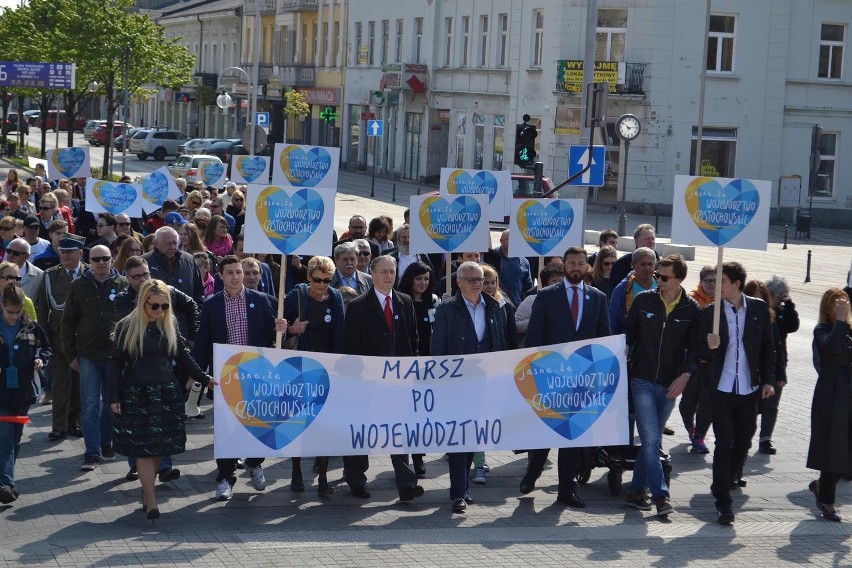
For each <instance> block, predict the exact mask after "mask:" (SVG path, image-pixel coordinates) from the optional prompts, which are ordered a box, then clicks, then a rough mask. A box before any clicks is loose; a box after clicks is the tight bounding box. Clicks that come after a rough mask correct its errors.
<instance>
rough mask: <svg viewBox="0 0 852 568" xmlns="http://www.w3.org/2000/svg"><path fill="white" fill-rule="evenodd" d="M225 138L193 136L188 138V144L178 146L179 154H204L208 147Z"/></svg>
mask: <svg viewBox="0 0 852 568" xmlns="http://www.w3.org/2000/svg"><path fill="white" fill-rule="evenodd" d="M222 140H223V138H193V139H192V140H188V141H187V142H186V144H181V145H180V146H178V155H179V156H182V155H184V154H203V153H204V151H205V150H207V148H209V147H210V145H211V144H213V143H214V142H221V141H222Z"/></svg>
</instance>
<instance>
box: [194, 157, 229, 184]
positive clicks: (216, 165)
mask: <svg viewBox="0 0 852 568" xmlns="http://www.w3.org/2000/svg"><path fill="white" fill-rule="evenodd" d="M198 169H199V170H200V172H199V173H200V174H201V181H203V182H204V185H215V183H216V182H217V181H219V178H221V177H222V176H223V175H225V164H223V163H221V162H202V163H201V167H199V168H198Z"/></svg>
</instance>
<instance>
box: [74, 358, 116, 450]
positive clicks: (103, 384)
mask: <svg viewBox="0 0 852 568" xmlns="http://www.w3.org/2000/svg"><path fill="white" fill-rule="evenodd" d="M78 361H79V362H80V426H81V427H82V428H83V441H84V442H85V445H86V453H85V457H95V458H98V459H100V456H101V447H102V446H111V445H112V410H110V407H109V394H108V391H107V365H108V363H107V361H92V360H91V359H86V358H85V357H79V358H78Z"/></svg>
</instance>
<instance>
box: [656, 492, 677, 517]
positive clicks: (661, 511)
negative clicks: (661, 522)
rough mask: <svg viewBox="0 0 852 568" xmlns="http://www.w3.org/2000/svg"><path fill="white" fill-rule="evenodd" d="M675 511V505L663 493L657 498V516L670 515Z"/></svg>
mask: <svg viewBox="0 0 852 568" xmlns="http://www.w3.org/2000/svg"><path fill="white" fill-rule="evenodd" d="M672 513H674V507H672V505H671V503H669V498H668V497H666V496H665V495H663V496H662V497H660V498H658V499H657V516H658V517H668V516H669V515H671V514H672Z"/></svg>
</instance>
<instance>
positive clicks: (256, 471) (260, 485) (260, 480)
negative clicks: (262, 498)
mask: <svg viewBox="0 0 852 568" xmlns="http://www.w3.org/2000/svg"><path fill="white" fill-rule="evenodd" d="M246 469H247V470H248V472H249V475H250V476H251V484H252V487H254V488H255V490H256V491H263V490H264V489H266V476H265V475H263V466H262V465H259V466H257V467H254V468H246Z"/></svg>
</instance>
